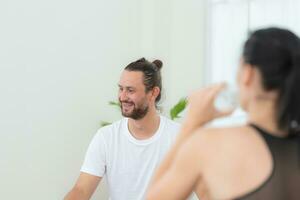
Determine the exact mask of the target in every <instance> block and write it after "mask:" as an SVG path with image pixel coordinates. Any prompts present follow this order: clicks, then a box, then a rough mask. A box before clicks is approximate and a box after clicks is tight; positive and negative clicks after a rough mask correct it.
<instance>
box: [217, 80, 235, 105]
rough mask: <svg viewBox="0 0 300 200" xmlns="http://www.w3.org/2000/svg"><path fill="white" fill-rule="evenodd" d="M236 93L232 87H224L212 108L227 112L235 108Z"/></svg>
mask: <svg viewBox="0 0 300 200" xmlns="http://www.w3.org/2000/svg"><path fill="white" fill-rule="evenodd" d="M238 105H239V102H238V92H237V88H236V87H234V86H233V85H229V84H226V87H225V88H224V89H223V90H222V91H221V92H220V93H219V94H218V95H217V97H216V98H215V101H214V106H215V108H216V109H217V110H219V111H228V110H233V109H235V108H237V107H238Z"/></svg>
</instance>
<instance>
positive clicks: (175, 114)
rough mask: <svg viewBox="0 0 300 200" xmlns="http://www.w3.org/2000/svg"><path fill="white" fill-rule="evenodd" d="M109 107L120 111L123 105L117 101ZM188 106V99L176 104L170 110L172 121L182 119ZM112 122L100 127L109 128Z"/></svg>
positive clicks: (102, 124) (109, 103)
mask: <svg viewBox="0 0 300 200" xmlns="http://www.w3.org/2000/svg"><path fill="white" fill-rule="evenodd" d="M108 105H110V106H114V107H117V108H118V109H119V110H120V109H121V105H120V103H119V102H116V101H109V102H108ZM186 105H187V100H186V98H181V99H180V100H179V101H178V103H176V104H175V105H174V106H173V107H172V108H171V109H170V112H169V114H170V118H171V119H172V120H174V119H177V118H180V116H179V114H180V113H181V112H182V111H184V109H185V108H186ZM110 124H111V122H107V121H101V123H100V125H101V127H103V126H107V125H110Z"/></svg>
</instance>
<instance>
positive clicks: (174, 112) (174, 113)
mask: <svg viewBox="0 0 300 200" xmlns="http://www.w3.org/2000/svg"><path fill="white" fill-rule="evenodd" d="M186 104H187V100H186V98H181V99H180V100H179V102H178V103H177V104H176V105H175V106H173V107H172V108H171V110H170V117H171V119H172V120H174V119H176V118H180V116H179V114H180V113H181V112H182V111H183V110H184V109H185V107H186Z"/></svg>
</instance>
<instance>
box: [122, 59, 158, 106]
mask: <svg viewBox="0 0 300 200" xmlns="http://www.w3.org/2000/svg"><path fill="white" fill-rule="evenodd" d="M162 65H163V63H162V62H161V61H160V60H154V61H153V62H152V63H151V62H149V61H148V60H146V59H145V58H141V59H139V60H137V61H135V62H132V63H130V64H129V65H127V66H126V67H125V70H127V71H140V72H142V73H143V77H144V85H145V88H146V92H149V91H150V90H152V89H153V88H154V87H159V89H160V93H159V95H158V96H157V97H156V99H155V102H156V103H158V102H159V100H160V99H161V90H162V81H161V73H160V69H161V68H162Z"/></svg>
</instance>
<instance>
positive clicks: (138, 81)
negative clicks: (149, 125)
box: [119, 70, 150, 120]
mask: <svg viewBox="0 0 300 200" xmlns="http://www.w3.org/2000/svg"><path fill="white" fill-rule="evenodd" d="M119 102H120V104H121V111H122V115H123V116H124V117H129V118H132V119H135V120H138V119H142V118H143V117H144V116H145V115H146V114H147V112H148V109H149V102H150V98H149V95H148V94H147V93H146V90H145V85H144V83H143V73H142V72H139V71H127V70H124V71H123V72H122V74H121V78H120V81H119Z"/></svg>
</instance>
